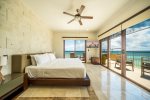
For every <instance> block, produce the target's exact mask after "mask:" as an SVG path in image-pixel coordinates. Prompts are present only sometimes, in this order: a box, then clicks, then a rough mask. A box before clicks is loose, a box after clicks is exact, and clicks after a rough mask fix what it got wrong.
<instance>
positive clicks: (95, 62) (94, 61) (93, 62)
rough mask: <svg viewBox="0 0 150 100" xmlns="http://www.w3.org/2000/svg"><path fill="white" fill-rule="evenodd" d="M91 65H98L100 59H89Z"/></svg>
mask: <svg viewBox="0 0 150 100" xmlns="http://www.w3.org/2000/svg"><path fill="white" fill-rule="evenodd" d="M91 63H92V64H94V65H99V64H100V58H99V57H91Z"/></svg>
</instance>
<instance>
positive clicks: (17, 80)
mask: <svg viewBox="0 0 150 100" xmlns="http://www.w3.org/2000/svg"><path fill="white" fill-rule="evenodd" d="M24 75H25V74H23V73H13V74H9V75H6V76H5V80H4V81H1V82H0V100H3V99H10V98H11V97H10V96H11V95H13V93H15V92H16V91H18V90H19V92H21V91H23V90H24Z"/></svg>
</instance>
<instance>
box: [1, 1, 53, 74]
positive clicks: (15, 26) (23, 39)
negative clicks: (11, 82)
mask: <svg viewBox="0 0 150 100" xmlns="http://www.w3.org/2000/svg"><path fill="white" fill-rule="evenodd" d="M52 37H53V33H52V32H51V31H50V29H49V28H48V27H47V25H46V24H45V23H43V22H42V21H41V20H40V19H39V18H38V17H37V16H36V15H35V14H34V12H33V11H32V10H31V9H30V8H28V7H27V6H26V5H25V4H24V3H23V1H22V0H0V55H4V54H7V55H8V65H7V66H4V67H3V69H2V73H3V74H8V73H10V72H11V55H12V54H20V53H36V52H46V51H47V52H48V51H52Z"/></svg>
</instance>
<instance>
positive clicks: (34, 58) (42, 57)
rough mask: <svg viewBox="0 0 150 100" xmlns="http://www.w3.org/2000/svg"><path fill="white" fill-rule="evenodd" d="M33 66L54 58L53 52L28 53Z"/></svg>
mask: <svg viewBox="0 0 150 100" xmlns="http://www.w3.org/2000/svg"><path fill="white" fill-rule="evenodd" d="M30 56H31V63H32V65H33V66H36V65H41V64H45V63H48V62H51V61H53V60H55V59H56V57H55V55H54V54H53V53H45V54H36V55H30Z"/></svg>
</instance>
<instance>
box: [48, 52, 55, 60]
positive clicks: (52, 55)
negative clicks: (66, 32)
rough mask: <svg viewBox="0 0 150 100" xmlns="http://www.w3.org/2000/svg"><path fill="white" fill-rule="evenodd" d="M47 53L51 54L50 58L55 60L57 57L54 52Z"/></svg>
mask: <svg viewBox="0 0 150 100" xmlns="http://www.w3.org/2000/svg"><path fill="white" fill-rule="evenodd" d="M47 55H48V56H49V58H50V60H55V59H56V57H55V55H54V54H53V53H48V54H47Z"/></svg>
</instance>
